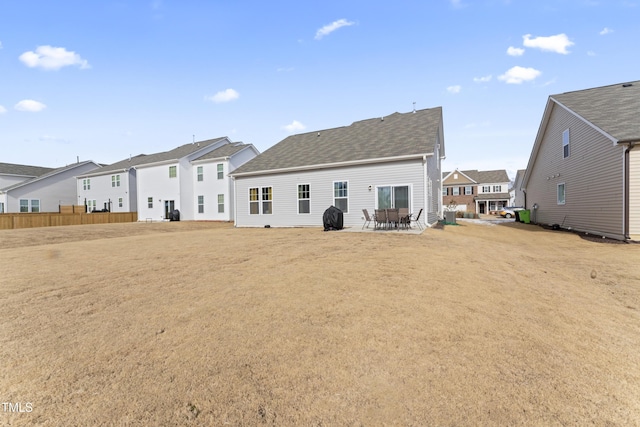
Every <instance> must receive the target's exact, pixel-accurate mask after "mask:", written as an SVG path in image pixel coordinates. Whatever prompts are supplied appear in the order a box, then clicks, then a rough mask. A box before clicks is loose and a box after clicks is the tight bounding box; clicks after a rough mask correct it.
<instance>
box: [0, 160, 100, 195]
mask: <svg viewBox="0 0 640 427" xmlns="http://www.w3.org/2000/svg"><path fill="white" fill-rule="evenodd" d="M91 164H93V165H94V166H95V167H96V168H98V167H99V166H100V165H99V164H98V163H96V162H94V161H93V160H85V161H84V162H78V163H72V164H70V165H67V166H63V167H60V168H57V169H52V170H51V171H50V172H48V173H45V174H43V175H40V176H38V177H35V178H32V179H28V180H26V181H22V182H19V183H16V184H14V185H11V186H9V187H6V188H3V189H2V191H9V190H13V189H15V188H19V187H23V186H25V185H29V184H31V183H33V182H37V181H42V180H44V179H47V178H49V177H52V176H55V175H58V174H61V173H63V172H65V171H68V170H73V169H77V168H82V167H84V166H85V165H91Z"/></svg>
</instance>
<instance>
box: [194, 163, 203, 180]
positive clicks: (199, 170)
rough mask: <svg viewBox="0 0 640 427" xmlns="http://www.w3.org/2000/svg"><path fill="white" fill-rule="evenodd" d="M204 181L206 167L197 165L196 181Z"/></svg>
mask: <svg viewBox="0 0 640 427" xmlns="http://www.w3.org/2000/svg"><path fill="white" fill-rule="evenodd" d="M203 181H204V167H203V166H197V167H196V182H203Z"/></svg>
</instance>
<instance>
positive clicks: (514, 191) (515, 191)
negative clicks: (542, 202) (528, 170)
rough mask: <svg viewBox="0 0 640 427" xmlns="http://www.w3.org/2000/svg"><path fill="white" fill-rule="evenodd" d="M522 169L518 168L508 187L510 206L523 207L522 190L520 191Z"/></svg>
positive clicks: (522, 176)
mask: <svg viewBox="0 0 640 427" xmlns="http://www.w3.org/2000/svg"><path fill="white" fill-rule="evenodd" d="M524 172H525V170H524V169H518V171H517V172H516V177H515V179H514V180H513V185H512V186H511V188H510V189H509V197H510V199H509V201H510V203H509V204H510V205H511V206H517V207H520V208H522V207H524V191H522V188H521V186H522V178H524Z"/></svg>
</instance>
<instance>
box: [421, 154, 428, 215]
mask: <svg viewBox="0 0 640 427" xmlns="http://www.w3.org/2000/svg"><path fill="white" fill-rule="evenodd" d="M422 163H423V164H424V168H422V170H423V173H422V175H423V176H422V185H423V188H424V218H426V220H423V221H424V224H425V225H428V224H429V219H428V218H429V198H428V197H429V189H428V188H427V156H426V155H423V156H422Z"/></svg>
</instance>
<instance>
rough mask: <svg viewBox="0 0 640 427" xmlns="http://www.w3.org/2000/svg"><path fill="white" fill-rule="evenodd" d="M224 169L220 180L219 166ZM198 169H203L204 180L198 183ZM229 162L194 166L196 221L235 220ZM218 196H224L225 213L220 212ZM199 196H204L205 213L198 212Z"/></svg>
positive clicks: (221, 161)
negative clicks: (232, 207)
mask: <svg viewBox="0 0 640 427" xmlns="http://www.w3.org/2000/svg"><path fill="white" fill-rule="evenodd" d="M219 164H221V165H222V167H223V171H224V173H223V177H222V179H218V165H219ZM198 167H202V171H203V180H202V181H198ZM228 173H229V162H228V161H226V160H217V161H216V160H214V161H212V162H209V163H197V164H194V165H193V185H194V201H193V203H194V209H195V210H194V212H195V213H194V218H193V219H195V220H208V221H231V220H232V219H233V216H231V214H232V209H231V186H230V181H231V179H230V178H229V177H228V176H227V174H228ZM218 194H222V195H224V212H223V213H219V212H218ZM198 196H204V212H203V213H199V212H198Z"/></svg>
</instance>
